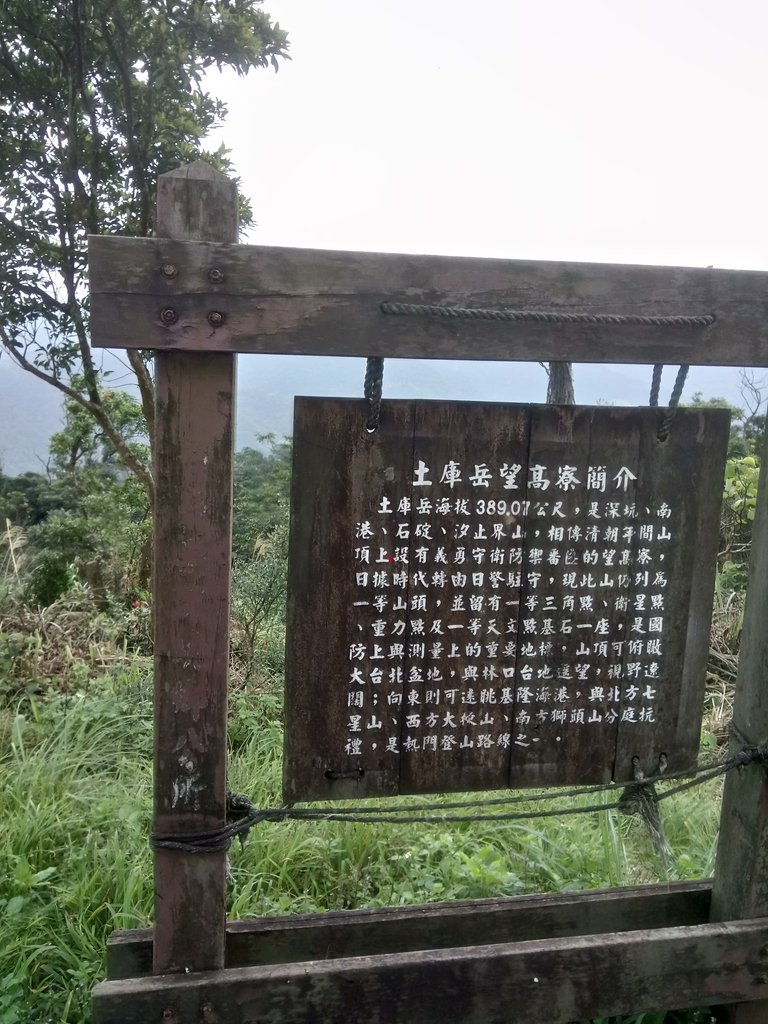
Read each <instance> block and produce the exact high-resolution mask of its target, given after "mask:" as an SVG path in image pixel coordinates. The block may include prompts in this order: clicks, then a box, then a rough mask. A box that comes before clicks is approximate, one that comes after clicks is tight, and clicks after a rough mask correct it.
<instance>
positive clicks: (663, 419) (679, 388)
mask: <svg viewBox="0 0 768 1024" xmlns="http://www.w3.org/2000/svg"><path fill="white" fill-rule="evenodd" d="M663 369H664V366H663V364H662V363H656V364H655V365H654V367H653V377H652V378H651V394H650V398H649V401H648V404H649V405H650V406H651V408H658V405H659V391H660V390H661V373H662V370H663ZM688 369H689V367H688V364H687V363H682V364H681V365H680V367H679V369H678V371H677V376H676V377H675V383H674V385H673V387H672V394H671V395H670V396H669V405H668V406H667V408H666V409H664V410H663V411H662V410H659V419H658V429H657V431H656V436H657V438H658V439H659V441H661V442H664V441H666V440H667V438H668V437H669V432H670V430H671V428H672V421H673V420H674V418H675V412H676V411H677V406H678V404H679V402H680V399H681V397H682V394H683V388H684V387H685V381H686V379H687V377H688Z"/></svg>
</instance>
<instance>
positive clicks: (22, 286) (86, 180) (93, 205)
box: [0, 0, 288, 504]
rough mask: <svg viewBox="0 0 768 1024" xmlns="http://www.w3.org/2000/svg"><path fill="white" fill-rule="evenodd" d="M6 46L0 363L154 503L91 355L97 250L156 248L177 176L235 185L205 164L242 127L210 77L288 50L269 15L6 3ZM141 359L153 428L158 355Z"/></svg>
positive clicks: (170, 6) (171, 5)
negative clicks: (170, 177)
mask: <svg viewBox="0 0 768 1024" xmlns="http://www.w3.org/2000/svg"><path fill="white" fill-rule="evenodd" d="M0 39H2V43H1V44H0V97H2V99H1V100H0V255H1V257H2V260H1V262H2V272H0V353H1V354H2V355H3V356H4V357H5V358H10V359H13V360H14V361H15V362H16V363H17V364H18V365H19V366H21V367H22V368H23V369H25V370H27V371H28V372H29V373H32V374H34V375H35V376H36V377H38V378H39V379H41V380H44V381H47V382H48V383H49V384H50V385H51V386H52V387H54V388H56V389H58V390H59V391H60V392H62V393H63V394H64V395H65V396H66V397H67V398H68V399H69V400H70V402H72V403H75V404H76V405H77V406H78V407H79V409H80V411H81V414H82V415H83V416H84V417H85V418H90V419H92V420H93V421H94V422H95V423H97V424H98V426H99V429H100V430H101V431H102V432H103V433H104V435H105V436H106V437H108V438H109V440H110V442H111V444H112V446H113V449H114V451H115V452H116V454H117V458H118V460H119V462H120V464H121V465H122V466H123V467H124V469H125V470H127V471H128V473H130V474H132V475H133V476H134V477H135V479H136V480H137V481H138V483H139V485H140V486H141V487H142V488H143V489H144V491H145V494H146V499H147V500H148V501H149V502H150V504H151V503H152V500H153V494H154V483H153V480H152V476H151V473H150V472H149V470H148V467H147V464H146V462H145V461H144V460H142V459H141V458H137V457H136V455H135V452H134V450H133V445H132V436H131V433H130V431H128V432H126V430H125V429H124V428H125V423H124V422H123V421H121V418H120V415H119V411H120V410H119V404H116V401H115V396H114V393H111V396H110V384H109V380H107V379H106V378H107V374H105V373H103V372H102V371H101V369H100V365H99V359H98V353H97V352H96V353H95V352H94V351H93V350H92V348H91V342H90V334H89V320H88V305H87V302H86V299H87V286H86V273H87V259H86V252H87V236H88V235H98V234H101V233H102V232H103V233H107V234H111V235H120V234H125V235H149V234H151V233H152V227H153V216H154V213H153V211H154V191H155V186H156V182H157V179H158V176H159V175H160V174H163V173H164V172H166V171H169V170H172V169H174V168H176V167H179V166H181V165H182V164H186V163H189V162H191V161H193V160H195V159H199V158H200V157H205V159H206V160H208V162H210V163H212V164H213V165H214V166H216V167H217V168H219V169H220V170H222V171H224V172H227V173H229V172H230V171H231V170H232V168H231V165H230V162H229V160H228V157H227V153H226V151H225V150H224V149H223V148H222V149H220V150H219V151H217V152H215V153H206V152H205V150H204V138H205V136H206V133H207V132H208V131H209V130H210V129H211V128H213V127H214V126H217V125H219V124H220V123H221V122H222V121H223V120H224V119H225V117H226V113H227V111H226V106H225V105H224V104H223V103H222V102H221V101H220V100H218V99H217V98H216V97H215V96H213V95H212V94H211V93H210V92H209V91H208V88H207V87H206V84H207V83H206V79H205V72H206V70H207V69H210V68H218V69H219V70H222V69H230V70H233V71H234V72H236V73H237V74H238V75H241V76H245V75H247V74H248V73H249V71H251V70H254V69H260V68H270V67H271V68H274V69H275V70H277V68H278V67H279V62H280V61H281V60H284V59H288V58H287V49H288V41H287V36H286V33H285V32H284V31H283V30H282V29H281V28H280V26H279V25H277V24H274V23H273V22H272V21H271V19H270V18H269V16H268V15H267V14H266V13H265V12H264V10H263V9H262V6H261V0H196V2H194V3H178V2H171V0H169V2H164V3H159V2H157V0H3V3H2V4H0ZM241 221H242V223H243V225H244V226H246V225H247V224H248V223H249V222H250V209H249V207H248V204H247V202H245V201H242V202H241ZM126 359H127V363H128V365H127V366H126V374H125V378H124V381H125V380H130V379H132V380H133V383H134V384H135V386H136V388H137V390H138V394H139V395H140V398H141V408H142V409H143V411H144V413H145V415H146V417H147V420H148V421H151V411H152V407H153V401H154V384H153V379H152V374H151V372H150V369H149V368H148V361H147V360H148V354H145V353H138V352H128V353H127V355H126ZM116 414H117V415H116ZM149 443H150V444H151V436H150V438H149Z"/></svg>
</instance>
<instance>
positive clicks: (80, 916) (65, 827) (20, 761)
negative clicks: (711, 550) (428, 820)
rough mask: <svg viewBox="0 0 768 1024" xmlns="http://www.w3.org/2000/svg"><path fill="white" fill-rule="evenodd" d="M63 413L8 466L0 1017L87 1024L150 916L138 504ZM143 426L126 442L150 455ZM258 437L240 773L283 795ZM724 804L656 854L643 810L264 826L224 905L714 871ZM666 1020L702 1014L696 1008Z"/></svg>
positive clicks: (90, 434) (730, 542) (499, 889)
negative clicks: (110, 952)
mask: <svg viewBox="0 0 768 1024" xmlns="http://www.w3.org/2000/svg"><path fill="white" fill-rule="evenodd" d="M115 400H116V401H118V402H121V403H124V407H123V408H122V410H116V415H118V414H119V415H121V416H124V417H125V418H126V422H127V423H128V422H130V421H131V417H132V416H133V415H134V413H135V411H136V409H135V404H134V405H131V403H130V400H126V399H125V396H117V397H116V399H115ZM69 413H70V415H69V416H68V419H67V423H66V424H65V427H64V429H63V431H62V432H61V433H60V434H59V435H56V437H55V438H54V439H53V441H52V456H51V461H50V464H49V472H48V473H47V474H46V475H36V474H25V475H24V476H23V477H18V478H8V477H3V476H2V475H0V524H5V525H4V527H3V529H2V531H1V532H0V814H2V818H3V823H4V828H3V830H2V834H1V835H0V927H2V934H3V940H4V941H3V944H2V947H0V1024H38V1022H39V1024H42V1022H43V1021H46V1022H47V1021H57V1022H58V1021H61V1022H66V1024H70V1022H71V1024H84V1022H85V1021H87V1020H88V1001H89V993H90V990H91V988H92V986H93V984H94V983H95V982H96V981H97V980H99V979H100V978H101V977H103V972H104V951H105V943H106V938H107V936H108V934H109V933H110V932H111V931H112V930H113V929H115V928H126V927H137V926H141V925H145V924H148V923H149V921H150V919H151V913H152V884H151V855H150V852H149V848H148V845H147V841H146V837H147V833H148V829H149V822H150V813H151V729H152V724H151V723H152V707H151V659H150V654H151V640H150V631H149V617H150V609H149V603H148V600H149V599H148V594H147V592H146V590H145V589H142V586H141V578H142V564H143V559H144V558H145V551H146V538H147V530H148V510H147V503H146V496H145V494H144V493H143V491H142V489H141V488H140V487H139V486H138V485H137V484H136V483H135V481H134V479H133V478H132V477H130V476H129V475H127V474H126V473H125V472H123V471H121V470H120V469H119V468H118V466H117V460H116V456H115V452H114V447H113V446H111V444H110V443H109V438H108V437H106V438H105V436H104V434H103V432H98V428H94V427H93V424H92V421H91V420H90V419H88V418H83V417H81V416H80V414H79V410H78V409H77V407H76V406H72V407H71V408H70V409H69ZM135 422H136V424H137V426H136V429H135V430H134V434H133V441H132V442H131V443H133V444H134V445H135V451H136V453H137V457H139V458H145V457H146V447H142V446H143V438H142V435H141V432H140V429H139V421H138V420H136V421H135ZM736 440H740V439H739V438H738V437H737V438H736ZM262 442H263V443H262V447H261V448H259V449H246V450H245V451H243V452H240V453H238V455H237V456H236V468H235V476H236V498H235V511H236V523H235V545H234V584H235V590H234V595H233V621H232V695H231V705H230V723H229V743H230V784H231V786H232V788H233V789H234V790H236V791H237V792H242V793H247V794H249V795H250V796H251V798H252V799H253V800H254V802H256V803H257V804H262V805H274V804H276V803H277V802H279V800H280V772H281V765H280V760H281V743H282V683H283V679H282V671H283V640H284V615H283V609H284V595H285V567H286V538H287V502H288V493H287V492H288V463H289V446H288V445H287V444H286V443H282V442H276V441H275V440H274V439H272V438H266V439H262ZM753 446H754V442H751V443H750V446H749V447H748V448H747V450H746V451H744V450H743V449H737V450H735V451H734V454H733V457H732V458H731V460H730V461H729V464H728V474H727V476H726V482H725V490H724V511H723V528H722V543H721V559H720V571H719V574H718V585H717V593H716V602H715V617H714V623H713V631H712V647H711V658H710V666H709V677H708V696H707V708H706V716H705V726H704V732H703V737H702V742H703V749H704V751H705V753H706V754H707V755H708V756H713V755H715V754H717V752H718V748H720V747H722V745H723V744H724V743H725V741H726V737H727V728H728V721H729V717H730V703H731V694H732V687H733V682H734V678H735V671H736V660H737V652H738V640H739V634H740V628H741V609H742V603H743V586H744V579H745V575H746V572H745V559H746V557H747V554H748V547H749V530H750V524H751V518H752V515H753V512H754V485H755V479H754V478H753V477H752V473H753V472H754V477H755V478H756V475H757V457H756V455H755V454H754V452H753V451H752V448H753ZM742 467H744V468H742ZM745 468H746V469H748V470H749V473H748V474H745ZM95 552H98V560H99V563H100V564H101V565H102V566H103V567H104V571H103V572H102V574H101V575H100V576H99V578H98V579H97V578H94V577H93V575H92V572H91V568H90V566H91V562H92V561H93V558H94V553H95ZM47 588H49V589H47ZM49 598H50V600H49ZM718 794H719V786H718V785H717V784H716V783H715V784H710V785H708V786H707V787H706V788H704V789H696V790H693V791H691V792H688V793H684V794H682V795H681V796H679V797H676V798H675V799H674V800H673V801H670V802H666V803H665V804H664V805H663V820H664V828H665V833H666V837H667V839H668V841H669V845H670V848H671V857H670V859H669V861H668V862H662V860H661V859H660V857H659V856H658V854H657V853H656V852H655V850H654V848H653V846H652V844H651V842H650V841H649V839H648V836H647V833H646V831H645V829H644V826H643V824H642V822H641V821H640V820H639V819H638V818H627V817H623V816H620V815H618V814H617V813H616V812H615V811H612V810H606V811H603V812H599V813H593V814H589V815H584V816H576V817H569V818H563V819H557V818H555V819H548V820H546V821H541V822H537V821H528V822H522V823H513V822H511V823H496V824H479V823H478V824H471V823H467V824H458V825H452V826H430V827H418V826H413V825H383V826H382V825H360V824H351V823H350V824H346V823H331V822H328V823H303V822H286V823H264V824H262V825H260V826H259V827H258V828H256V829H255V830H254V831H253V833H252V834H251V836H250V838H249V839H248V842H247V843H246V844H245V845H244V846H240V844H236V846H235V847H234V848H233V851H232V883H231V886H230V906H229V913H230V915H231V916H235V917H244V916H251V915H261V914H283V913H296V912H302V911H320V910H326V909H342V908H348V907H359V906H388V905H402V904H410V903H420V902H427V901H438V900H445V899H462V898H474V897H489V896H499V895H513V894H517V893H524V892H532V891H562V890H578V889H585V888H587V889H588V888H595V887H600V886H616V885H626V884H635V883H642V882H652V881H657V880H663V879H685V878H700V877H706V876H707V875H709V874H710V873H711V871H712V868H713V858H714V849H715V837H716V829H717V819H718ZM606 799H607V798H606ZM663 1019H665V1018H664V1016H663V1015H661V1014H644V1015H637V1016H635V1017H633V1018H631V1020H633V1021H636V1022H638V1024H639V1022H641V1021H643V1022H645V1024H661V1021H662V1020H663ZM666 1019H667V1020H670V1021H671V1020H679V1021H688V1022H690V1024H692V1022H699V1021H705V1020H707V1019H708V1018H707V1015H706V1014H705V1013H704V1012H703V1011H696V1012H695V1013H691V1014H688V1015H682V1014H678V1015H677V1016H675V1017H672V1016H671V1015H670V1016H668V1017H667V1018H666Z"/></svg>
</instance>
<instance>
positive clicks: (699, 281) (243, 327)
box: [90, 236, 768, 366]
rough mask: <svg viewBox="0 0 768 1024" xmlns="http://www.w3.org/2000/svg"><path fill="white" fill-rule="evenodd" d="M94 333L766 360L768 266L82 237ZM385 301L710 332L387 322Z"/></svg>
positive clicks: (466, 352) (295, 346) (338, 348)
mask: <svg viewBox="0 0 768 1024" xmlns="http://www.w3.org/2000/svg"><path fill="white" fill-rule="evenodd" d="M90 280H91V329H92V333H93V343H94V344H95V345H100V346H106V347H110V346H111V347H116V348H142V349H146V348H152V349H156V350H164V349H186V350H191V351H197V350H203V351H209V352H210V351H218V352H262V353H267V352H270V353H291V354H294V355H326V356H327V355H337V356H372V355H376V356H390V357H398V358H413V357H419V358H431V359H510V360H533V361H539V360H551V359H555V360H558V359H559V360H571V361H573V362H587V363H606V362H607V363H657V362H658V363H689V364H691V365H702V366H768V273H765V272H758V271H743V270H712V269H701V268H692V267H645V266H623V265H621V264H599V263H552V262H526V261H523V260H496V259H471V258H465V257H449V256H408V255H399V254H391V253H367V252H332V251H321V250H314V249H280V248H272V247H264V246H255V245H225V244H216V243H214V242H209V243H208V244H200V243H199V242H184V241H178V240H170V239H164V238H110V237H101V236H97V237H93V238H91V239H90ZM383 300H389V301H394V302H406V303H427V304H430V305H450V306H471V307H483V308H485V307H489V308H495V309H501V308H509V307H513V308H517V309H529V310H530V309H533V310H554V311H561V312H572V313H573V312H579V313H617V314H625V315H626V314H640V315H653V316H670V315H672V316H697V315H706V314H711V315H714V317H715V323H714V324H713V325H712V326H711V327H695V328H694V327H647V326H637V325H634V326H631V325H625V326H620V327H619V326H611V325H599V324H546V323H544V324H537V323H497V322H494V321H488V320H483V321H480V322H477V321H469V320H444V319H442V318H441V319H439V320H435V319H429V318H426V319H425V318H421V317H419V318H414V317H408V316H385V315H383V314H382V313H381V311H380V308H379V306H380V303H381V302H382V301H383Z"/></svg>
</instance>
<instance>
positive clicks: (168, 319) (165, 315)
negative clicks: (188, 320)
mask: <svg viewBox="0 0 768 1024" xmlns="http://www.w3.org/2000/svg"><path fill="white" fill-rule="evenodd" d="M160 319H161V320H162V322H163V323H164V324H166V325H167V326H169V327H170V325H171V324H175V323H176V321H177V320H178V319H179V314H178V313H177V312H176V310H175V309H174V308H173V306H165V307H164V308H163V309H161V310H160Z"/></svg>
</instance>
